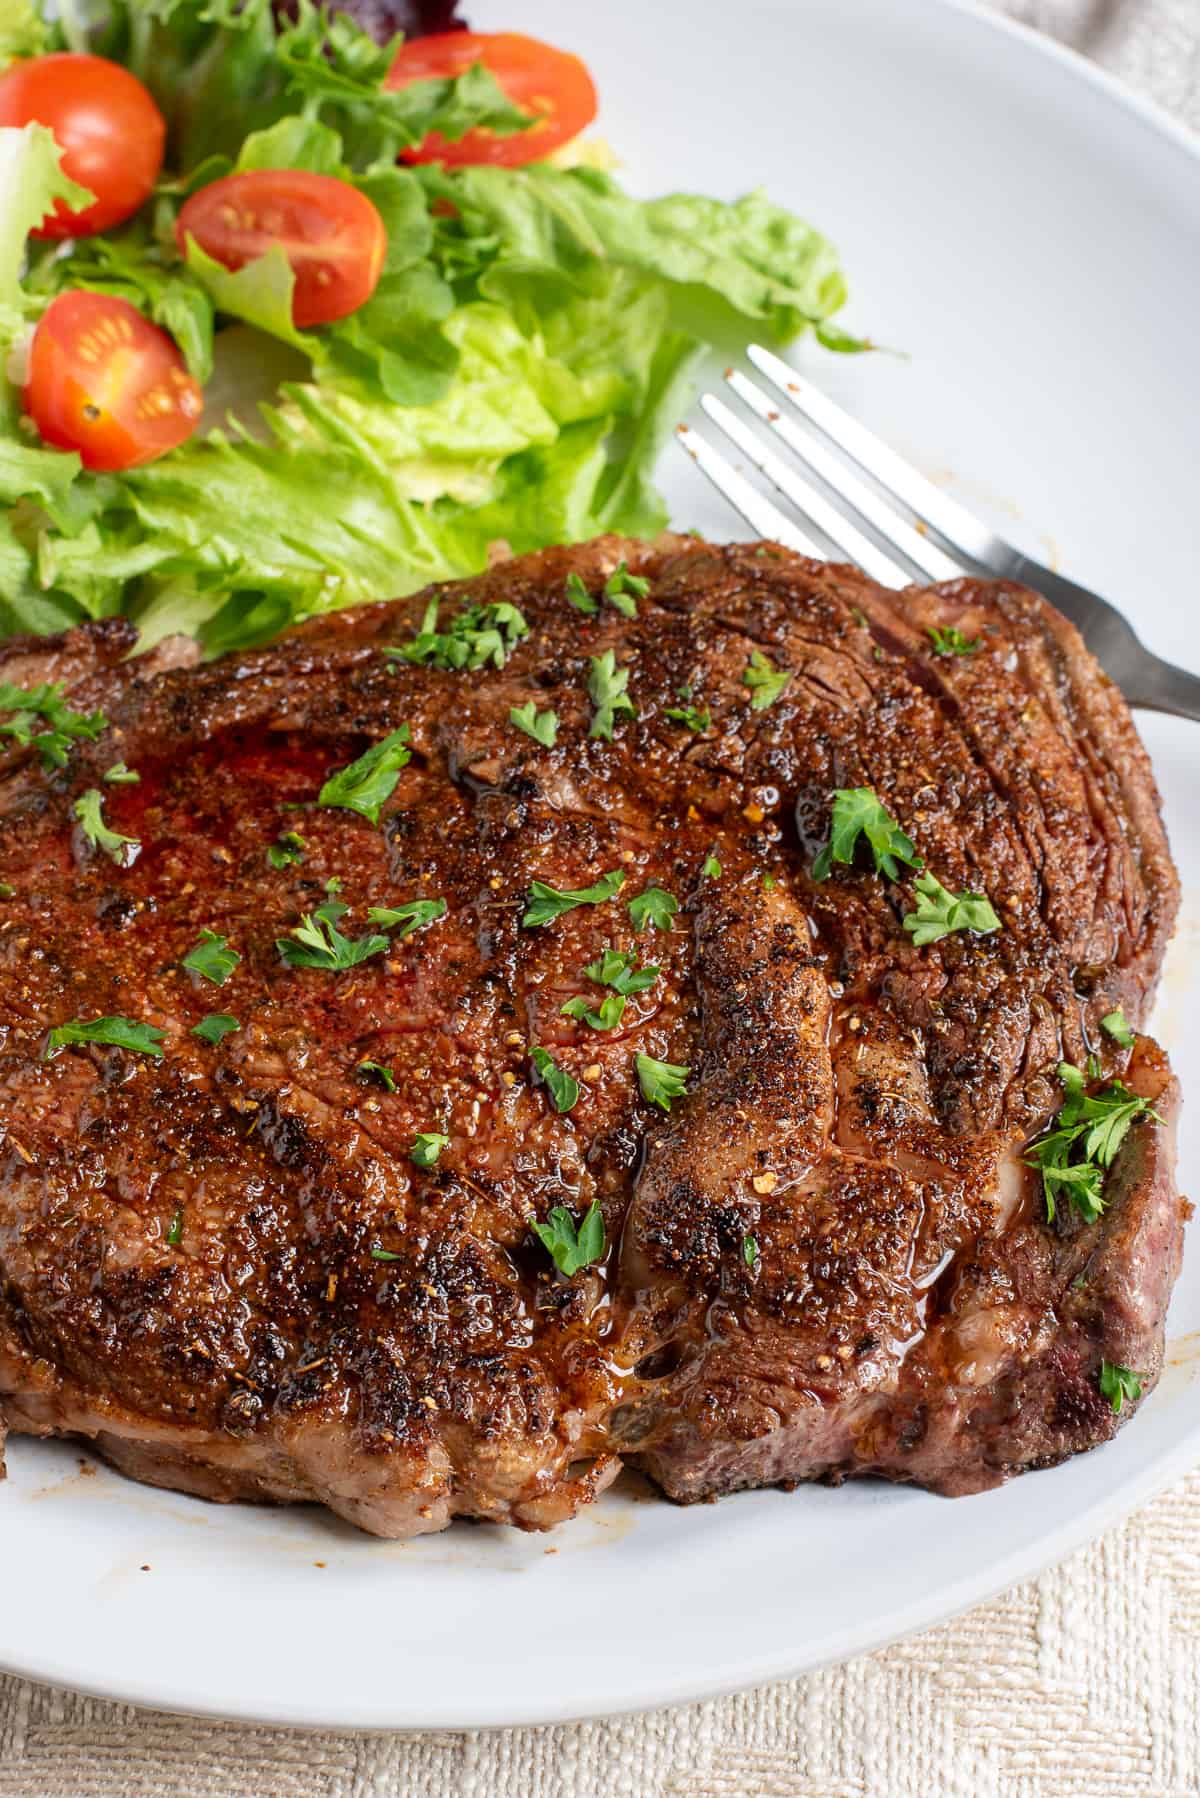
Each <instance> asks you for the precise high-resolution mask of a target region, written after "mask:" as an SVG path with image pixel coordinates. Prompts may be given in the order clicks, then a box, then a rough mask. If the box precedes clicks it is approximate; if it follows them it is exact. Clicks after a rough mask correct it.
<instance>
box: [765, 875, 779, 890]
mask: <svg viewBox="0 0 1200 1798" xmlns="http://www.w3.org/2000/svg"><path fill="white" fill-rule="evenodd" d="M778 885H779V882H778V881H777V880H776V878H775V876H774V875H773V874H764V875H763V877H762V890H763V892H764V893H773V892H774V891H775V888H776V887H777V886H778Z"/></svg>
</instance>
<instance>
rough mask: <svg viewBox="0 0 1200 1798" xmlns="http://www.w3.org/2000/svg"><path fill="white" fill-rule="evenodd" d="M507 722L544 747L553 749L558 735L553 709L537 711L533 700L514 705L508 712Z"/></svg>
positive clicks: (556, 716)
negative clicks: (524, 703)
mask: <svg viewBox="0 0 1200 1798" xmlns="http://www.w3.org/2000/svg"><path fill="white" fill-rule="evenodd" d="M508 722H509V723H510V724H515V725H516V727H517V729H518V730H523V731H524V732H525V735H526V736H527V737H532V738H533V740H534V742H535V743H540V744H541V745H542V747H543V748H544V749H553V748H554V741H555V738H556V737H557V735H558V713H557V712H555V711H549V712H539V711H538V709H537V706H536V705H535V704H534V702H533V700H532V699H531V700H529V701H528V703H527V704H526V705H515V706H513V707H512V709H511V710H510V712H509V714H508Z"/></svg>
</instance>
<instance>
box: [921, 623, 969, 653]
mask: <svg viewBox="0 0 1200 1798" xmlns="http://www.w3.org/2000/svg"><path fill="white" fill-rule="evenodd" d="M926 635H927V636H928V638H929V639H930V641H931V643H932V644H933V653H934V655H935V656H973V655H974V654H975V651H976V650H977V649H982V648H983V638H982V637H971V638H967V637H964V636H963V634H962V632H961V631H960V630H959V629H958V627H957V625H953V624H951V625H948V626H947V627H946V629H945V630H939V628H938V626H937V625H936V624H930V625H927V626H926Z"/></svg>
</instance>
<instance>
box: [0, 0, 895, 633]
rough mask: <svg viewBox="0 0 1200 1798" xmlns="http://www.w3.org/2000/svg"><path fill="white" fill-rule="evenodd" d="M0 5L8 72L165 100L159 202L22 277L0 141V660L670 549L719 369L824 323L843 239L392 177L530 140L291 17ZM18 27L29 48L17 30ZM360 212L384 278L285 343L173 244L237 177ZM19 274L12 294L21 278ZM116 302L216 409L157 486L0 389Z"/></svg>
mask: <svg viewBox="0 0 1200 1798" xmlns="http://www.w3.org/2000/svg"><path fill="white" fill-rule="evenodd" d="M56 5H57V13H56V16H55V17H54V18H53V20H51V21H50V22H49V23H47V24H46V25H44V26H43V25H42V24H41V21H40V20H39V19H38V17H37V15H36V14H34V13H32V12H31V11H30V9H29V6H28V0H0V54H3V52H4V48H5V46H9V45H11V46H12V49H11V53H12V54H21V53H28V51H29V49H31V48H34V47H36V45H37V43H38V42H39V33H42V32H44V33H45V42H46V44H47V45H48V47H56V46H64V45H69V46H71V47H75V48H88V49H91V50H94V51H96V52H97V53H99V54H102V55H108V56H113V57H115V58H116V59H117V60H119V61H122V62H124V63H125V64H126V65H127V66H129V67H130V68H132V69H133V70H134V72H135V73H137V74H139V75H140V76H141V77H142V78H143V79H144V80H146V81H147V83H148V85H150V87H151V88H152V89H153V91H154V92H155V94H156V95H157V97H158V99H159V102H160V104H161V105H162V106H163V108H164V111H165V112H166V114H167V117H168V120H169V125H170V151H169V164H168V172H167V174H166V175H165V177H164V179H163V180H162V182H160V184H159V189H158V192H157V194H156V196H155V199H154V201H153V202H152V203H151V204H150V205H148V206H147V207H146V208H144V209H143V212H142V213H141V214H140V215H139V216H138V218H136V219H135V220H133V221H132V222H131V223H129V224H127V225H125V226H123V227H121V228H120V229H118V230H115V231H112V232H108V233H105V234H104V235H103V236H101V237H96V238H90V239H86V240H80V241H78V242H76V243H74V244H70V245H65V246H64V245H59V244H37V243H34V244H32V245H29V246H28V250H27V249H26V244H25V239H26V236H27V233H28V231H29V230H30V228H31V226H32V225H33V224H35V223H36V222H38V221H40V218H41V217H42V216H43V215H44V213H45V211H47V210H48V209H49V208H50V206H52V204H53V202H54V199H55V198H56V197H57V196H59V195H61V196H62V197H64V198H65V199H66V200H67V201H68V202H69V203H72V204H76V205H78V204H80V203H82V201H83V199H84V198H85V197H87V196H84V195H83V192H82V190H80V189H77V188H75V187H73V185H72V184H71V183H69V182H66V181H64V178H63V176H62V174H61V170H60V168H59V164H58V155H57V150H56V147H55V145H54V143H53V139H52V138H51V137H50V134H49V133H48V132H45V131H42V130H41V128H39V127H30V128H28V129H27V130H26V131H25V132H13V131H7V132H4V131H0V503H2V504H4V505H5V506H6V507H7V508H8V516H7V518H5V519H4V520H2V521H0V631H14V630H22V629H24V630H30V629H31V630H53V629H60V628H62V627H63V626H64V625H66V624H69V623H71V622H73V621H74V620H76V619H78V618H80V617H85V616H92V617H100V616H104V615H107V614H110V613H113V612H116V611H122V610H123V611H126V612H128V613H130V614H131V615H132V616H134V617H135V618H137V619H138V621H139V623H140V625H141V627H142V632H143V644H144V645H149V644H150V643H152V642H154V641H157V640H158V639H159V638H160V637H161V636H163V635H165V634H167V633H169V632H171V631H175V630H186V631H189V632H194V633H195V634H196V635H198V636H199V637H200V638H201V640H202V641H203V642H204V644H205V646H206V647H207V648H208V649H209V650H210V651H211V652H213V653H216V652H218V651H220V650H224V649H232V648H238V647H241V646H244V645H248V644H251V643H257V642H261V641H265V640H266V639H268V638H269V637H271V636H273V635H274V634H276V633H277V632H278V631H280V630H282V629H284V628H285V627H286V626H287V625H288V624H290V623H292V622H293V621H295V620H296V619H298V618H302V617H305V616H307V615H310V614H312V613H317V612H321V611H325V610H328V609H331V608H333V607H336V606H340V605H348V604H352V603H358V602H362V601H365V600H370V599H373V598H380V597H389V596H391V595H393V594H397V593H402V592H407V591H411V590H413V589H415V588H418V587H420V586H422V585H424V584H425V583H427V582H428V581H431V580H435V579H442V578H447V577H451V576H456V575H463V574H468V573H471V572H472V571H474V570H476V569H478V568H481V567H482V566H484V564H485V562H486V561H487V559H488V557H489V554H490V553H492V551H493V549H494V546H495V545H496V544H497V543H503V544H507V545H509V546H510V547H511V548H512V549H513V550H514V551H515V552H518V553H519V552H522V551H524V550H528V549H533V548H536V547H538V546H540V545H542V544H546V543H559V542H564V543H565V542H570V541H574V540H578V539H580V538H584V537H587V536H590V535H593V534H595V533H596V532H598V531H601V530H606V529H611V530H616V531H624V532H627V533H630V534H635V535H648V534H652V533H653V532H654V531H656V530H658V529H659V528H661V526H662V525H663V524H665V522H666V512H665V508H664V506H663V503H662V500H661V498H660V496H659V495H658V493H657V492H656V490H655V487H654V483H653V470H654V464H655V461H656V459H657V455H658V453H659V449H660V447H661V444H662V442H663V440H664V437H665V435H666V433H667V432H668V431H669V430H670V428H671V426H672V425H673V424H674V423H675V421H676V419H677V418H678V416H679V414H680V412H681V411H682V410H683V409H684V407H685V405H686V403H687V398H688V394H687V388H688V385H689V378H690V374H691V371H692V369H693V367H694V363H695V359H696V357H697V355H698V354H699V353H700V351H701V349H702V348H703V346H704V345H705V344H718V345H720V346H721V347H722V350H723V352H725V351H727V350H728V349H729V348H731V347H732V346H733V345H735V344H737V343H740V342H743V341H744V340H745V338H746V336H747V335H749V334H751V333H753V334H755V335H764V336H767V337H769V338H774V339H775V340H777V341H785V340H787V339H788V338H790V337H792V336H795V335H796V334H797V333H798V332H799V331H801V330H803V329H806V328H812V329H813V330H814V331H815V333H816V334H817V336H818V337H819V338H822V340H823V341H826V342H827V343H828V346H829V348H831V349H833V350H837V351H846V350H851V349H856V348H860V347H862V345H861V343H860V340H858V339H856V338H854V337H852V336H851V334H850V333H848V332H846V331H844V330H843V329H842V328H841V327H840V326H839V325H837V324H834V323H832V322H831V321H832V315H833V314H834V313H835V312H837V310H838V309H839V308H840V306H841V304H842V302H843V300H844V297H845V282H844V279H843V276H842V273H841V269H840V266H839V264H838V261H837V257H836V255H835V253H834V251H833V249H832V247H831V245H830V244H829V243H828V241H827V240H826V239H825V238H824V237H823V236H822V235H821V234H820V233H819V232H818V231H816V230H814V229H813V228H812V227H810V226H809V225H807V224H805V223H803V221H801V220H799V219H797V218H795V217H794V216H793V215H791V214H790V213H787V212H785V211H783V210H782V209H780V208H778V207H776V206H774V205H772V204H771V202H770V201H769V200H767V199H766V198H765V197H764V196H763V195H761V194H749V195H747V196H745V197H744V198H743V199H741V200H738V201H735V202H733V203H732V204H728V203H725V202H721V201H717V200H711V199H707V198H704V197H703V196H698V195H691V194H675V195H669V196H666V197H664V198H661V199H657V200H650V201H640V200H635V199H632V198H631V197H629V196H628V195H627V194H625V193H624V192H623V191H622V190H621V188H620V187H619V186H618V184H617V183H616V182H615V181H614V180H613V179H612V177H611V176H609V175H607V174H605V173H602V172H598V171H596V170H595V169H592V168H589V167H585V166H582V165H580V166H576V167H572V168H565V167H557V166H551V165H549V164H542V163H534V164H531V165H529V166H527V167H525V168H523V169H517V170H508V169H497V168H484V167H478V168H466V169H461V170H450V171H447V170H444V169H441V168H437V167H427V166H420V167H411V168H410V167H403V166H397V163H396V156H397V152H398V150H401V149H403V148H404V147H405V146H406V145H408V144H411V143H414V142H417V141H419V139H420V138H422V137H423V136H424V135H425V134H426V132H427V131H429V130H431V129H437V130H440V131H442V132H444V133H445V134H446V135H447V136H448V137H453V136H456V135H459V134H460V133H461V132H463V131H466V130H469V129H471V128H472V127H473V126H475V125H478V124H487V125H489V126H490V128H491V129H493V130H499V131H504V130H513V129H518V128H521V127H522V126H523V125H524V124H525V123H526V122H527V121H526V120H525V119H524V115H522V114H520V113H518V112H516V110H515V109H514V108H513V107H512V106H511V104H510V103H509V102H508V101H507V100H506V99H505V97H504V96H503V94H501V93H500V90H499V89H498V88H497V87H496V86H495V83H494V82H493V81H492V79H491V77H490V76H487V75H486V72H485V71H483V70H481V69H476V70H471V71H469V72H468V73H467V74H466V75H464V76H460V77H459V78H458V79H457V80H456V81H453V82H425V83H420V84H417V85H415V86H414V87H412V88H408V89H404V90H401V92H399V93H397V94H388V93H386V92H384V91H383V90H382V88H381V83H382V80H383V77H384V75H385V74H386V72H387V69H388V67H389V66H390V63H391V60H392V57H393V55H394V53H395V45H394V44H391V45H385V46H382V47H380V46H378V45H376V44H375V43H374V42H373V41H372V40H371V39H370V38H369V37H367V36H366V34H365V33H363V32H362V31H360V30H359V29H358V27H357V26H356V25H354V24H353V23H352V22H351V21H350V20H349V19H347V18H345V17H343V16H341V15H332V16H328V15H326V14H323V13H320V12H318V11H317V10H316V8H315V7H314V6H313V5H312V0H298V9H297V11H296V12H295V16H294V17H293V18H292V19H291V20H290V21H288V20H285V21H284V22H282V23H279V24H277V23H276V21H275V18H274V15H273V13H272V10H271V5H270V3H269V0H56ZM31 21H32V22H31ZM282 167H287V168H301V169H310V170H314V171H316V172H318V173H322V174H332V175H337V176H339V177H341V178H342V179H346V180H350V181H352V182H353V183H354V184H355V185H356V186H358V187H359V188H360V189H361V190H362V191H363V192H364V193H366V194H367V195H368V196H369V197H370V198H371V199H372V201H373V202H374V204H375V205H376V206H377V207H378V209H379V211H380V214H381V215H382V217H383V220H384V224H385V228H386V231H387V239H388V250H387V257H386V261H385V266H384V270H383V273H382V276H381V279H380V282H379V285H378V287H377V289H376V291H375V293H374V295H373V296H372V298H371V299H370V300H369V301H368V302H367V303H366V305H364V306H363V307H361V308H360V309H359V311H358V312H356V313H355V314H354V315H353V316H352V317H350V318H348V319H344V320H341V321H339V322H337V323H336V324H334V325H332V326H329V327H324V328H319V329H313V330H308V331H299V330H297V329H296V328H295V327H294V326H293V324H292V322H291V296H292V288H293V285H294V283H293V277H292V274H291V271H290V269H289V267H288V265H287V261H286V258H285V257H284V255H283V253H282V251H281V250H274V251H272V252H271V253H270V254H268V255H267V256H264V257H262V258H259V259H258V260H257V261H255V262H253V263H250V264H248V265H247V266H246V267H245V268H243V269H241V270H239V271H237V272H236V273H232V272H230V271H229V270H227V269H225V268H224V267H223V266H222V265H220V264H219V263H216V262H214V261H213V260H212V259H211V258H210V257H208V256H206V255H205V253H204V252H203V251H202V250H201V249H200V248H199V246H198V245H196V244H195V243H194V242H190V243H189V245H188V248H187V253H186V256H181V255H180V254H179V251H178V249H177V247H176V243H175V220H176V218H177V216H178V211H179V207H180V206H181V205H182V203H183V200H184V198H185V197H186V196H187V194H188V193H190V192H193V191H195V190H196V189H197V188H198V187H200V186H202V185H204V184H205V183H206V182H209V181H212V180H215V179H217V178H219V177H220V176H221V175H223V174H227V173H229V172H230V171H232V170H242V169H259V168H282ZM23 256H25V257H26V263H25V269H24V274H23V276H22V257H23ZM79 287H82V288H89V289H93V290H95V291H99V292H106V293H113V294H117V295H119V296H121V297H122V298H125V299H127V300H129V301H130V302H131V303H132V304H133V305H135V306H137V307H138V308H139V309H140V310H141V311H142V312H143V313H145V315H146V316H147V317H149V318H151V319H153V320H154V321H155V322H156V323H158V324H160V325H162V326H163V327H164V328H165V329H166V330H168V331H169V332H170V333H171V335H172V336H173V337H174V338H175V340H176V342H177V343H178V344H179V345H180V347H181V349H182V351H183V353H184V354H185V356H186V358H187V360H188V363H189V366H190V367H191V369H192V371H193V373H194V374H195V375H196V376H197V378H198V379H199V380H200V381H201V382H202V383H204V385H205V388H206V411H205V417H204V421H203V424H202V429H201V431H200V432H198V433H197V435H196V436H195V437H193V438H192V439H191V441H190V442H188V443H186V444H184V445H182V446H181V447H180V448H179V449H177V450H174V451H172V452H171V453H170V454H169V455H167V456H164V457H163V458H161V460H159V461H157V462H154V463H151V464H149V465H147V466H146V467H143V468H137V469H132V470H129V471H128V472H126V473H125V474H122V475H93V474H89V473H88V472H86V471H85V470H83V469H82V468H81V467H80V464H79V459H78V458H77V457H74V456H67V455H64V454H61V453H60V452H58V451H55V450H49V449H45V448H43V447H42V446H40V445H39V444H38V442H37V439H36V434H32V433H31V427H30V425H29V422H28V421H27V420H26V421H22V419H21V416H20V413H21V405H20V395H19V392H18V390H17V388H15V387H14V386H12V385H11V384H10V380H11V378H12V377H13V371H14V370H15V368H16V366H17V361H16V358H18V357H19V354H20V339H21V336H22V334H23V333H24V332H25V331H27V330H28V328H29V326H30V324H31V322H32V321H34V320H35V319H36V317H37V315H38V314H39V313H40V311H41V310H42V309H43V308H44V307H45V306H46V305H47V304H48V303H49V302H50V300H51V299H52V298H53V297H54V295H55V294H57V293H59V292H62V291H64V290H65V289H68V288H79Z"/></svg>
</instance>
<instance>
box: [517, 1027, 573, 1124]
mask: <svg viewBox="0 0 1200 1798" xmlns="http://www.w3.org/2000/svg"><path fill="white" fill-rule="evenodd" d="M529 1059H530V1060H531V1061H532V1063H533V1065H534V1067H535V1068H536V1069H537V1071H538V1073H539V1074H540V1076H541V1079H542V1083H543V1085H544V1086H545V1088H546V1091H547V1092H548V1093H549V1094H550V1097H551V1098H552V1099H553V1100H554V1108H555V1110H556V1111H570V1109H571V1107H572V1106H573V1105H574V1104H575V1102H576V1100H577V1099H578V1098H579V1082H578V1080H576V1079H575V1078H574V1077H573V1075H571V1074H568V1073H567V1071H566V1069H565V1068H560V1067H559V1065H558V1063H557V1062H556V1061H555V1059H554V1057H553V1056H552V1055H551V1054H550V1051H549V1050H548V1049H543V1048H542V1047H541V1046H540V1045H539V1044H537V1043H534V1044H532V1046H531V1047H530V1050H529Z"/></svg>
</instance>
